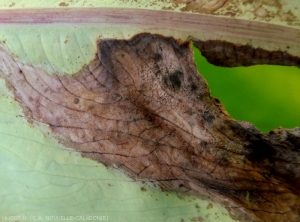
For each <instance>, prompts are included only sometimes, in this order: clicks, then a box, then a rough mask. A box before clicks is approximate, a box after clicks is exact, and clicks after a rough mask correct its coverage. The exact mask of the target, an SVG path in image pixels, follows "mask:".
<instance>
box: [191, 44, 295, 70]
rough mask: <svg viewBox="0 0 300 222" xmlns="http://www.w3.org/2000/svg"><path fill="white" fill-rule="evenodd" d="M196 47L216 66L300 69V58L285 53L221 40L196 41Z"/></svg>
mask: <svg viewBox="0 0 300 222" xmlns="http://www.w3.org/2000/svg"><path fill="white" fill-rule="evenodd" d="M194 45H195V47H196V48H198V49H199V50H200V51H201V53H202V55H203V56H204V57H205V58H206V59H207V61H208V62H209V63H211V64H213V65H216V66H222V67H238V66H252V65H260V64H261V65H263V64H267V65H282V66H297V67H300V58H299V57H297V56H293V55H291V54H289V53H288V52H284V51H269V50H266V49H262V48H253V47H252V46H250V45H241V44H240V45H238V44H233V43H230V42H226V41H220V40H208V41H200V40H195V41H194ZM287 49H289V46H287Z"/></svg>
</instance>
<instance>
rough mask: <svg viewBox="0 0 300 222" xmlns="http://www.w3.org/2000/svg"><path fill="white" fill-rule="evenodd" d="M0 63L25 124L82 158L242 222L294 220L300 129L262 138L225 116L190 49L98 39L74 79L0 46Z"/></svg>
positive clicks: (156, 39)
mask: <svg viewBox="0 0 300 222" xmlns="http://www.w3.org/2000/svg"><path fill="white" fill-rule="evenodd" d="M250 51H251V50H250ZM0 57H1V63H0V69H1V73H2V74H1V76H2V77H3V78H4V79H5V80H6V82H7V85H8V86H9V88H10V89H11V90H12V91H13V93H14V96H15V99H16V101H18V102H19V104H20V105H21V107H22V108H23V110H24V113H25V115H26V117H27V119H28V121H29V122H30V123H33V124H37V125H38V124H43V125H46V126H48V128H49V129H50V130H51V133H52V134H53V135H54V137H56V138H58V139H59V140H60V141H61V142H62V143H64V144H65V145H67V146H68V147H72V148H73V149H75V150H76V151H78V152H80V153H81V154H82V156H84V157H87V158H91V159H93V160H96V161H99V162H101V163H103V164H105V165H107V166H115V167H119V168H120V169H123V170H124V171H125V172H127V174H128V175H129V176H130V177H132V178H134V179H137V180H145V181H152V182H153V183H155V184H156V185H158V186H159V187H160V188H161V189H164V190H168V191H176V192H180V193H184V194H186V195H196V196H198V197H202V198H210V199H212V200H214V201H217V202H219V203H221V204H222V205H223V206H225V207H227V209H228V210H229V211H230V212H231V214H232V216H233V217H235V218H237V219H239V220H241V221H299V220H300V216H299V213H300V198H299V191H300V190H299V187H300V164H299V163H300V151H299V147H300V140H299V137H300V130H299V129H294V130H283V129H278V130H274V131H272V132H271V133H269V134H266V135H263V134H261V133H260V132H259V131H258V130H257V129H255V128H254V127H253V126H252V125H251V124H249V123H242V122H237V121H235V120H233V119H231V118H230V117H229V116H228V114H227V112H226V111H225V109H224V107H223V106H222V104H221V103H220V101H219V100H217V99H214V98H212V97H211V96H210V91H209V88H208V86H207V84H206V81H205V80H204V78H203V77H202V76H201V75H199V74H198V72H197V69H196V66H195V64H194V62H193V53H192V51H191V49H190V46H189V43H188V42H184V43H178V42H177V41H176V40H174V39H173V38H166V37H162V36H158V35H150V34H139V35H137V36H135V37H133V38H132V39H130V40H114V39H110V40H101V41H99V42H98V52H97V55H96V58H95V59H94V60H93V61H92V62H91V63H89V64H87V65H86V66H85V67H84V68H83V69H82V70H81V71H80V72H78V73H76V74H73V75H55V74H48V73H46V72H45V71H44V70H42V69H41V68H37V67H34V66H32V65H30V64H24V63H22V62H19V61H17V60H16V59H15V58H13V57H12V56H11V55H9V53H8V52H6V51H5V50H4V49H1V50H0ZM247 195H248V197H249V195H250V199H249V198H246V197H247Z"/></svg>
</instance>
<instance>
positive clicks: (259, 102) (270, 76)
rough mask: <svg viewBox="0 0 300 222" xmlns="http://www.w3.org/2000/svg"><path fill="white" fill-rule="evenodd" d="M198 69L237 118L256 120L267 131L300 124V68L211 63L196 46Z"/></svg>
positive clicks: (259, 126)
mask: <svg viewBox="0 0 300 222" xmlns="http://www.w3.org/2000/svg"><path fill="white" fill-rule="evenodd" d="M194 53H195V61H196V63H197V66H198V71H199V73H200V74H201V75H203V76H204V78H205V79H206V81H207V82H208V85H209V87H210V90H211V94H212V96H214V97H217V98H219V99H220V100H221V101H222V103H223V104H224V106H225V107H226V110H227V111H228V113H229V114H230V115H231V116H232V117H233V118H234V119H237V120H242V121H247V122H252V123H253V124H254V125H255V126H256V127H257V128H259V129H260V130H261V131H263V132H268V131H270V130H272V129H275V128H278V127H280V126H281V127H283V128H294V127H297V126H298V127H299V126H300V99H299V97H300V69H299V68H297V67H284V66H271V65H257V66H251V67H238V68H223V67H217V66H214V65H211V64H209V63H208V62H207V61H206V59H205V58H204V57H203V56H202V55H201V53H200V52H199V50H197V49H195V50H194Z"/></svg>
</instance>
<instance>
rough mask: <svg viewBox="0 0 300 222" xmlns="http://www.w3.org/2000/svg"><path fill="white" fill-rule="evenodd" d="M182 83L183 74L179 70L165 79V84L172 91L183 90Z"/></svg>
mask: <svg viewBox="0 0 300 222" xmlns="http://www.w3.org/2000/svg"><path fill="white" fill-rule="evenodd" d="M182 81H183V73H182V72H181V71H179V70H176V71H175V72H173V73H171V74H169V75H167V76H164V77H163V82H164V84H165V85H166V86H167V87H168V88H169V89H171V90H179V89H180V88H181V85H182Z"/></svg>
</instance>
